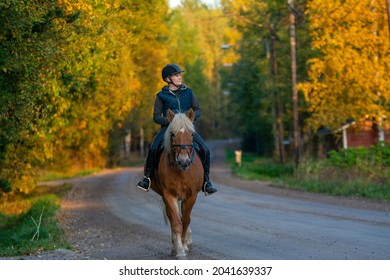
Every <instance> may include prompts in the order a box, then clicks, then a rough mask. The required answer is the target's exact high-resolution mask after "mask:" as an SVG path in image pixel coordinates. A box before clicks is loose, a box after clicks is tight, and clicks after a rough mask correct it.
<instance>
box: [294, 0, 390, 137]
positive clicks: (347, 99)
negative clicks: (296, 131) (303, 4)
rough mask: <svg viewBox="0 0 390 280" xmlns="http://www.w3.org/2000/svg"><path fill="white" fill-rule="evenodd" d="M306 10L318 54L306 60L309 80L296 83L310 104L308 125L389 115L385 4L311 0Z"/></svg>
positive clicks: (368, 0)
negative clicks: (308, 67) (308, 68)
mask: <svg viewBox="0 0 390 280" xmlns="http://www.w3.org/2000/svg"><path fill="white" fill-rule="evenodd" d="M307 15H308V16H309V20H310V33H311V36H312V47H313V49H314V50H315V51H316V52H317V53H318V55H317V57H315V58H313V59H311V60H309V66H310V71H309V80H308V81H307V82H306V83H301V84H300V85H299V88H300V90H301V91H302V92H303V93H304V95H305V98H306V100H307V102H308V103H309V111H310V119H309V125H310V127H311V128H312V129H313V130H316V129H318V128H319V127H321V126H325V127H328V128H331V129H336V128H338V127H339V126H340V125H341V124H343V123H344V122H345V121H346V120H347V119H351V118H352V119H355V120H361V119H363V118H365V117H369V118H372V119H374V120H375V121H377V122H380V120H382V119H383V118H389V101H390V76H389V75H388V73H389V67H390V56H389V39H388V38H389V31H388V28H387V26H386V3H385V2H384V1H374V0H346V1H343V2H340V1H335V0H331V1H322V0H312V1H311V2H309V4H308V10H307Z"/></svg>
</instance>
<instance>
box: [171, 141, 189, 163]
mask: <svg viewBox="0 0 390 280" xmlns="http://www.w3.org/2000/svg"><path fill="white" fill-rule="evenodd" d="M173 136H174V135H173V134H172V135H171V143H172V138H173ZM175 148H179V149H175ZM182 150H185V151H186V152H187V155H188V157H189V158H190V161H191V164H194V157H195V153H194V144H193V143H192V144H171V152H172V154H173V155H174V156H175V159H174V160H173V161H170V164H171V165H174V164H175V163H177V162H178V160H179V155H180V152H181V151H182Z"/></svg>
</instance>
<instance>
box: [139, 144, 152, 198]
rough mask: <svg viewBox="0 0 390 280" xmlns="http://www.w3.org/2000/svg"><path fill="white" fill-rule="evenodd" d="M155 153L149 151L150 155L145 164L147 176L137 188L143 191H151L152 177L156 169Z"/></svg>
mask: <svg viewBox="0 0 390 280" xmlns="http://www.w3.org/2000/svg"><path fill="white" fill-rule="evenodd" d="M153 154H154V153H153V152H152V150H150V151H149V154H148V156H147V158H146V164H145V176H144V177H143V178H142V179H141V180H140V181H139V182H138V184H137V187H138V188H140V189H141V190H143V191H146V192H147V191H149V189H150V185H151V183H152V181H151V180H150V175H151V174H152V171H153V168H154V158H155V156H154V155H153Z"/></svg>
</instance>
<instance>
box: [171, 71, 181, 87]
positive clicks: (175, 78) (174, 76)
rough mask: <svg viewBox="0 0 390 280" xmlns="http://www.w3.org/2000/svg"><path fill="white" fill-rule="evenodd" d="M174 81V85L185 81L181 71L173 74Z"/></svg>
mask: <svg viewBox="0 0 390 280" xmlns="http://www.w3.org/2000/svg"><path fill="white" fill-rule="evenodd" d="M171 79H172V82H173V84H174V85H177V86H180V85H181V84H182V82H183V78H182V76H181V73H179V74H175V75H172V76H171Z"/></svg>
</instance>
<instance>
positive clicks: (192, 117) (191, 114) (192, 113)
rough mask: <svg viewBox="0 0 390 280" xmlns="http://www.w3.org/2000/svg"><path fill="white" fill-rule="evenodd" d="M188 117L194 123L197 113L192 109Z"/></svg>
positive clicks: (188, 112)
mask: <svg viewBox="0 0 390 280" xmlns="http://www.w3.org/2000/svg"><path fill="white" fill-rule="evenodd" d="M186 115H187V117H188V118H189V119H190V120H191V121H192V122H193V121H194V120H195V111H194V110H193V109H192V108H190V109H189V110H188V111H187V113H186Z"/></svg>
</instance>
